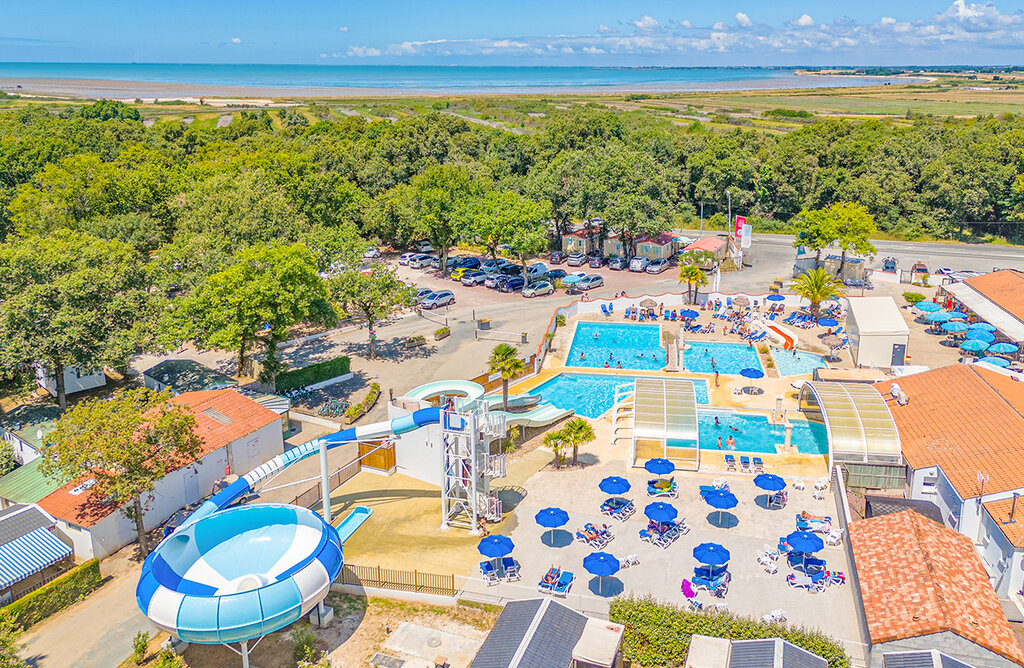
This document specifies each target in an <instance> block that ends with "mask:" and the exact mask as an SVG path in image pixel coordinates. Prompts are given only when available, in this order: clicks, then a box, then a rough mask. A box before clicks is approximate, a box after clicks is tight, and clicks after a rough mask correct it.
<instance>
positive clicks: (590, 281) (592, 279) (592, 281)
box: [576, 274, 604, 290]
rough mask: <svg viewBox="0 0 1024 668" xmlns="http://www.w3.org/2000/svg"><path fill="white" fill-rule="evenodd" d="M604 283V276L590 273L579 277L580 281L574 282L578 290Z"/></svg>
mask: <svg viewBox="0 0 1024 668" xmlns="http://www.w3.org/2000/svg"><path fill="white" fill-rule="evenodd" d="M602 285H604V278H602V277H601V276H598V275H597V274H591V275H590V276H587V277H586V278H582V279H580V282H579V283H577V284H576V288H577V289H579V290H590V289H591V288H599V287H601V286H602Z"/></svg>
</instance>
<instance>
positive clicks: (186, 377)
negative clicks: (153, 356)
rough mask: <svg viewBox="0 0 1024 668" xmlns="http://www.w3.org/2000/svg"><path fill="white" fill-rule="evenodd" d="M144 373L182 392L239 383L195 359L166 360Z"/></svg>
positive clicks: (222, 387)
mask: <svg viewBox="0 0 1024 668" xmlns="http://www.w3.org/2000/svg"><path fill="white" fill-rule="evenodd" d="M143 374H145V375H146V376H149V377H150V378H152V379H154V380H156V381H157V382H159V383H163V384H164V385H167V386H169V387H171V388H173V389H174V390H175V392H176V393H180V392H199V391H202V390H222V389H224V388H227V387H233V386H234V385H237V384H238V383H237V381H236V380H235V379H234V378H232V377H231V376H228V375H227V374H223V373H221V372H219V371H214V370H213V369H211V368H209V367H207V366H203V365H202V364H200V363H199V362H196V361H195V360H164V361H163V362H160V363H159V364H157V365H156V366H152V367H150V368H148V369H146V370H145V371H143Z"/></svg>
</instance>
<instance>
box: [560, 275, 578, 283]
mask: <svg viewBox="0 0 1024 668" xmlns="http://www.w3.org/2000/svg"><path fill="white" fill-rule="evenodd" d="M582 280H583V277H582V276H577V275H575V274H569V275H568V276H565V277H563V278H562V283H565V284H566V285H572V284H573V283H579V282H580V281H582Z"/></svg>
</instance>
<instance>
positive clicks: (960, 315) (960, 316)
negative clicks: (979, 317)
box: [949, 311, 967, 320]
mask: <svg viewBox="0 0 1024 668" xmlns="http://www.w3.org/2000/svg"><path fill="white" fill-rule="evenodd" d="M949 319H950V320H967V314H966V313H964V312H963V311H950V312H949Z"/></svg>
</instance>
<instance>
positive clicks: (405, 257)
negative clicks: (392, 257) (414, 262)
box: [398, 253, 419, 264]
mask: <svg viewBox="0 0 1024 668" xmlns="http://www.w3.org/2000/svg"><path fill="white" fill-rule="evenodd" d="M417 255H419V253H402V254H401V255H399V256H398V264H409V260H411V259H413V258H414V257H416V256H417Z"/></svg>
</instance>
